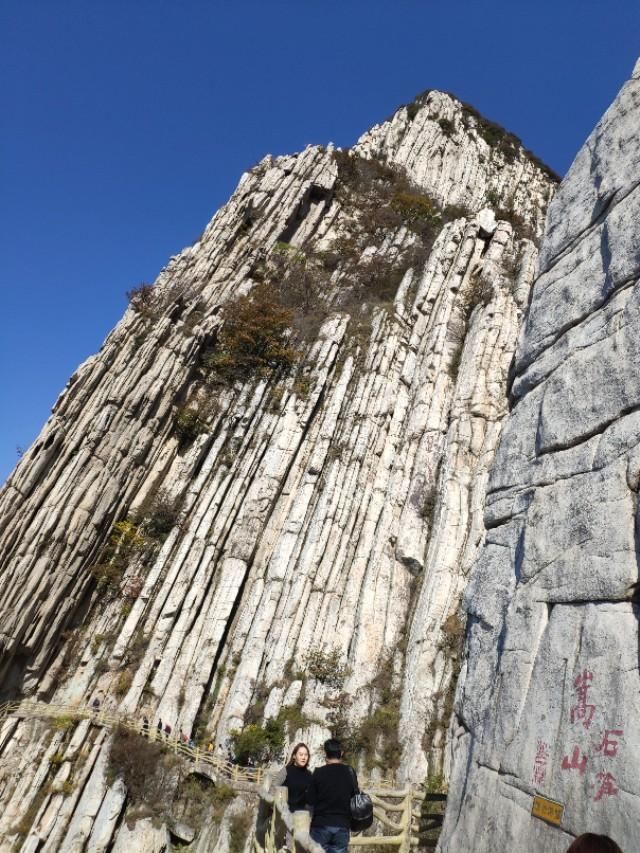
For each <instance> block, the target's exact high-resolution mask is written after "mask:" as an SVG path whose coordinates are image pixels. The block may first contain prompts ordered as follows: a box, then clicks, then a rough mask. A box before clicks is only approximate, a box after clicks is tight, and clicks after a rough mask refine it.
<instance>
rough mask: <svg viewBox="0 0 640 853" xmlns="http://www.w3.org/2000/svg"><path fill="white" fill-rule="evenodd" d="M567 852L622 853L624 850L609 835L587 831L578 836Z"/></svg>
mask: <svg viewBox="0 0 640 853" xmlns="http://www.w3.org/2000/svg"><path fill="white" fill-rule="evenodd" d="M567 853H622V850H621V849H620V848H619V847H618V845H617V844H616V842H615V841H613V839H611V838H609V836H608V835H596V834H595V832H585V833H584V835H579V836H578V838H576V840H575V841H574V842H573V844H572V845H571V846H570V847H569V848H568V850H567Z"/></svg>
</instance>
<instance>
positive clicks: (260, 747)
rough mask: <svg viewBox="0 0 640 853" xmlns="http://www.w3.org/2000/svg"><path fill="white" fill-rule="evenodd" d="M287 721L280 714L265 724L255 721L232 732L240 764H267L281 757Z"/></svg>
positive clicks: (236, 755)
mask: <svg viewBox="0 0 640 853" xmlns="http://www.w3.org/2000/svg"><path fill="white" fill-rule="evenodd" d="M284 738H285V723H284V720H283V719H281V717H280V715H278V716H277V717H272V718H271V719H270V720H267V721H266V722H265V723H264V725H258V724H257V723H254V724H252V725H250V726H245V727H244V728H243V729H242V730H241V731H238V730H234V731H232V732H231V744H232V749H233V755H234V757H235V760H236V761H237V762H238V763H239V764H248V763H249V762H251V761H252V762H254V763H255V764H266V763H268V762H270V761H276V760H278V759H280V758H281V756H282V750H283V747H284Z"/></svg>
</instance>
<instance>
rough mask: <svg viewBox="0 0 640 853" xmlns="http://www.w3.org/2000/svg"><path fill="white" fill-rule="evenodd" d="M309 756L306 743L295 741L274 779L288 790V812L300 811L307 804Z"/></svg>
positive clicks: (309, 773)
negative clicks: (286, 759) (287, 759)
mask: <svg viewBox="0 0 640 853" xmlns="http://www.w3.org/2000/svg"><path fill="white" fill-rule="evenodd" d="M309 757H310V753H309V747H308V746H307V745H306V743H297V744H296V745H295V746H294V747H293V749H292V750H291V757H290V758H289V761H288V762H287V764H286V766H285V767H283V768H282V770H281V771H280V773H278V775H277V776H276V778H275V779H274V783H275V784H276V785H283V786H284V787H285V788H286V789H287V790H288V792H289V794H288V796H287V802H288V804H289V811H290V812H297V811H302V810H303V809H304V808H305V807H306V805H307V788H308V787H309V784H310V782H311V772H310V770H309Z"/></svg>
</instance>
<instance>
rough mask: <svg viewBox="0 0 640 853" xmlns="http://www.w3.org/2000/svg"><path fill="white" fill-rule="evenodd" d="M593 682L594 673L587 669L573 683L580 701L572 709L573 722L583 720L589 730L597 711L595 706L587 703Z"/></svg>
mask: <svg viewBox="0 0 640 853" xmlns="http://www.w3.org/2000/svg"><path fill="white" fill-rule="evenodd" d="M592 681H593V673H592V672H589V670H587V669H585V670H584V671H583V672H581V673H580V675H578V676H576V680H575V681H574V682H573V683H574V685H575V687H576V693H577V694H578V701H577V702H576V704H575V705H574V706H573V708H572V709H571V722H572V723H575V722H577V721H578V720H581V721H582V725H583V726H584V727H585V729H588V728H589V726H590V725H591V721H592V720H593V715H594V713H595V710H596V706H595V705H590V704H589V703H588V702H587V699H588V693H589V688H590V687H591V682H592Z"/></svg>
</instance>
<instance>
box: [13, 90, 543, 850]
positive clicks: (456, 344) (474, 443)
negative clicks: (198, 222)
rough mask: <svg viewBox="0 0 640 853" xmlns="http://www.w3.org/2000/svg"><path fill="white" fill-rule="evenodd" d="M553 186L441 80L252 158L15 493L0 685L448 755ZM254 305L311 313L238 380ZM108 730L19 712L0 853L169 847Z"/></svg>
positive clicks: (216, 723) (172, 717) (210, 730)
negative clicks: (278, 720)
mask: <svg viewBox="0 0 640 853" xmlns="http://www.w3.org/2000/svg"><path fill="white" fill-rule="evenodd" d="M554 187H555V182H554V180H553V178H552V177H550V176H549V174H548V173H547V171H545V169H544V168H542V167H541V164H539V162H538V161H536V160H535V158H533V157H532V155H530V154H529V153H528V152H526V151H524V150H523V149H522V147H521V146H520V145H519V143H518V142H517V141H516V140H514V138H513V137H511V136H509V135H508V134H506V133H505V132H504V131H502V130H501V129H499V128H497V127H496V126H494V125H491V124H490V123H488V122H486V121H485V120H484V119H482V118H481V117H480V116H478V115H477V114H476V113H475V112H474V111H473V110H471V108H469V107H467V106H465V105H463V104H461V103H460V102H459V101H457V100H456V99H455V98H453V97H451V96H449V95H445V94H442V93H439V92H430V93H425V94H424V95H423V96H421V97H420V98H418V99H417V100H416V101H415V102H414V103H413V104H411V105H409V106H408V107H403V108H401V109H399V110H398V111H397V112H396V114H395V115H394V116H393V117H392V118H391V119H390V120H389V121H387V122H385V123H383V124H381V125H379V126H376V127H374V128H373V129H372V130H371V131H369V132H368V133H367V134H365V135H364V136H363V137H362V139H361V140H360V141H359V142H358V143H357V145H356V146H355V147H354V149H353V150H352V151H351V152H341V151H334V150H333V149H332V148H331V147H330V148H329V149H323V148H319V147H310V148H307V149H306V150H305V151H304V152H303V153H301V154H299V155H296V156H290V157H279V158H277V159H274V158H271V157H267V158H265V159H264V160H263V161H262V162H261V163H260V164H259V165H258V166H257V167H255V168H254V169H252V170H251V171H250V172H249V173H247V174H245V175H244V176H243V177H242V179H241V181H240V184H239V186H238V188H237V190H236V192H235V193H234V195H233V196H232V198H231V199H230V201H229V202H228V203H227V204H226V205H225V206H224V207H223V208H222V209H221V210H220V211H219V212H218V213H217V214H216V215H215V216H214V218H213V220H212V221H211V223H210V224H209V225H208V226H207V228H206V229H205V231H204V233H203V235H202V236H201V238H200V240H199V241H198V242H197V243H196V244H195V245H194V246H192V247H190V248H188V249H186V250H185V251H183V252H182V253H181V254H180V255H178V256H177V257H175V258H172V259H171V261H170V263H169V264H168V266H167V267H166V268H165V269H164V270H163V271H162V272H161V274H160V276H159V277H158V280H157V281H156V283H155V285H154V287H153V289H150V288H142V289H141V290H139V291H137V292H136V293H134V294H133V296H132V300H131V305H130V307H129V309H128V310H127V312H126V313H125V315H124V317H123V319H122V321H121V322H120V323H119V324H118V326H117V327H116V328H115V330H114V331H113V332H112V333H111V334H110V335H109V336H108V338H107V340H106V341H105V343H104V345H103V347H102V349H101V350H100V352H99V353H98V354H97V355H96V356H94V357H92V358H90V359H88V360H87V361H86V362H85V363H84V364H83V365H81V367H80V368H79V369H78V371H77V372H76V374H74V376H73V377H72V378H71V380H70V382H69V384H68V386H67V388H66V389H65V390H64V392H63V393H62V395H61V396H60V398H59V400H58V401H57V403H56V405H55V407H54V410H53V413H52V416H51V418H50V419H49V421H48V422H47V424H46V426H45V427H44V429H43V431H42V433H41V435H40V436H39V438H38V439H37V441H36V442H35V443H34V445H33V446H32V447H31V448H30V449H29V451H28V452H27V453H25V455H24V457H23V459H22V460H21V462H20V464H19V466H18V467H17V469H16V470H15V472H14V473H13V474H12V476H11V477H10V478H9V481H8V482H7V484H6V486H5V488H4V490H3V491H2V493H1V494H0V519H1V521H0V554H1V555H2V556H1V557H0V685H2V687H1V688H0V689H1V691H2V698H3V699H5V698H12V697H14V696H16V695H19V694H20V693H22V694H25V695H29V696H35V697H38V698H40V699H42V700H44V701H51V702H56V703H88V702H89V701H91V699H92V697H94V696H99V697H100V699H101V701H102V705H103V707H105V708H117V709H118V710H119V711H120V712H125V713H129V714H133V715H139V716H142V714H147V715H148V716H149V717H151V718H153V720H155V719H157V717H158V716H160V717H162V719H163V720H165V721H170V722H171V725H172V726H173V727H174V729H175V731H178V729H183V730H184V731H185V732H187V733H189V734H193V735H194V736H197V737H204V736H205V734H206V737H207V738H208V739H209V738H210V739H212V740H213V741H214V743H221V742H224V740H225V738H226V737H227V736H228V735H229V733H230V732H231V731H232V730H234V729H238V728H241V727H242V726H243V724H244V723H246V722H248V721H249V720H253V721H256V722H260V721H262V720H264V719H269V718H274V717H279V714H281V711H282V709H283V708H285V709H288V711H290V712H291V713H289V716H288V717H287V727H288V728H287V735H288V738H289V739H290V740H293V739H294V738H295V739H297V738H299V737H300V736H301V735H302V734H303V733H304V736H305V737H307V738H309V740H311V741H312V743H313V744H314V746H315V745H317V744H319V742H320V740H321V738H322V737H324V736H326V733H327V732H328V731H329V729H330V728H333V729H334V730H335V729H336V728H337V727H339V728H340V730H341V732H343V733H344V734H345V736H349V737H351V738H352V740H354V742H355V741H357V748H358V749H359V750H360V752H361V755H362V760H363V761H366V762H367V763H368V765H369V766H370V767H371V766H373V767H376V766H377V767H378V768H379V770H378V772H383V773H384V772H388V771H389V770H390V769H394V768H395V765H397V763H398V760H399V758H402V762H401V764H400V767H399V772H400V773H401V774H402V775H403V776H405V777H409V778H412V779H415V780H421V779H422V778H424V776H425V774H426V773H427V772H428V771H429V770H430V769H432V767H433V766H435V768H436V769H438V767H439V765H440V761H441V756H442V751H443V747H444V742H445V735H446V728H447V725H448V718H449V715H450V710H451V702H452V690H453V687H454V685H455V677H456V675H457V670H458V666H459V658H460V653H461V649H460V643H461V638H462V623H461V621H460V618H459V615H458V607H459V599H460V595H461V593H462V590H463V588H464V586H465V584H466V579H467V575H468V572H469V569H470V567H471V565H472V563H473V560H474V557H475V555H476V552H477V549H478V547H479V545H480V544H481V542H482V540H483V535H484V528H483V524H482V514H483V508H484V494H485V482H486V476H487V471H488V467H489V464H490V462H491V460H492V458H493V454H494V451H495V447H496V444H497V441H498V438H499V435H500V431H501V424H502V420H503V418H504V416H505V414H506V411H507V406H506V385H507V374H508V369H509V364H510V362H511V360H512V357H513V353H514V351H515V343H516V337H517V333H518V328H519V324H520V319H521V316H522V311H523V309H524V307H525V306H526V304H527V300H528V295H529V287H530V284H531V281H532V279H533V272H534V267H535V263H536V256H537V251H536V245H535V241H536V239H537V237H538V236H539V235H540V233H541V230H542V224H543V221H544V216H545V211H546V205H547V202H548V200H549V199H550V197H551V195H552V193H553V190H554ZM259 293H261V294H263V296H262V297H261V298H269V297H268V294H270V298H271V299H273V300H274V301H275V303H277V305H281V303H282V304H284V305H288V306H290V307H292V308H293V309H295V331H294V333H293V334H292V337H291V338H290V339H289V342H288V343H289V344H290V349H289V352H290V351H291V350H293V349H294V350H296V351H297V355H295V357H292V361H293V365H292V366H291V367H290V369H289V370H287V369H286V368H282V369H280V368H277V367H273V366H272V367H271V368H269V369H266V370H265V369H260V370H254V371H253V373H252V374H251V375H249V376H247V374H246V372H245V373H244V374H239V373H238V374H237V375H231V373H230V368H229V358H230V357H229V352H228V350H226V349H225V345H224V343H223V342H224V340H225V337H224V336H225V334H227V335H229V332H228V331H227V332H225V330H228V328H229V323H230V321H229V317H230V316H231V313H230V312H232V310H234V306H236V308H237V306H238V305H245V306H246V305H247V304H248V305H251V304H254V305H255V304H256V303H255V302H254V303H251V301H250V299H245V301H244V302H242V301H240V302H239V301H238V300H242V298H243V297H245V296H246V295H247V294H249V295H250V297H253V298H257V297H256V294H259ZM265 293H266V294H267V296H266V297H265V296H264V294H265ZM237 310H239V309H237ZM223 321H224V322H223ZM283 358H284V356H283ZM225 359H226V362H225ZM223 367H224V370H223ZM225 371H226V372H225ZM292 709H293V710H292ZM294 712H295V713H294ZM363 722H364V723H367V724H368V728H363ZM356 735H357V737H356ZM107 743H108V738H107V736H106V733H105V732H104V731H103V730H100V729H98V728H97V727H95V726H90V725H88V724H80V725H78V726H76V727H75V728H73V727H72V728H71V729H70V730H68V727H66V728H65V726H64V725H63V726H61V727H58V728H55V729H54V731H53V732H52V731H50V730H49V729H47V728H46V727H45V726H44V725H43V724H36V723H30V722H28V721H23V722H16V721H7V722H5V723H4V725H3V727H2V729H1V730H0V779H1V781H0V804H1V806H2V807H1V808H0V838H2V839H4V840H3V841H1V842H0V850H3V851H4V850H5V849H6V850H8V849H9V847H10V845H11V844H13V843H14V842H15V841H16V840H19V839H24V840H25V846H24V848H23V849H27V850H32V849H33V850H35V849H36V848H37V849H41V850H47V851H48V850H51V851H53V850H81V849H86V848H89V849H92V850H102V849H105V850H106V849H114V850H116V849H117V850H120V849H123V850H124V849H156V847H157V848H158V849H159V848H160V847H162V845H163V844H164V843H165V839H166V831H165V830H164V829H163V830H157V829H156V828H155V827H154V826H152V825H150V824H149V825H147V824H148V821H139V823H138V824H137V825H136V828H135V829H132V828H131V827H128V826H127V824H126V823H125V822H123V811H124V809H126V808H127V802H128V801H127V799H126V796H127V794H126V791H125V790H124V788H123V786H122V783H121V782H120V781H118V780H116V781H115V782H111V781H110V780H109V779H108V778H107V777H106V776H105V773H104V768H105V762H106V747H107ZM388 744H390V745H391V749H390V750H389V749H387V752H386V754H385V746H387V745H388ZM365 753H366V754H365ZM222 837H223V836H220V838H222ZM207 838H208V840H207V842H206V843H207V844H220V845H223V844H224V841H219V840H216V839H217V836H216V835H215V833H214V834H213V835H208V836H207ZM198 843H200V842H198ZM202 843H203V844H204V842H202ZM39 845H40V846H39ZM111 845H114V846H113V847H112V846H111ZM145 845H146V846H145ZM216 849H217V848H216ZM220 849H223V848H222V847H220Z"/></svg>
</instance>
